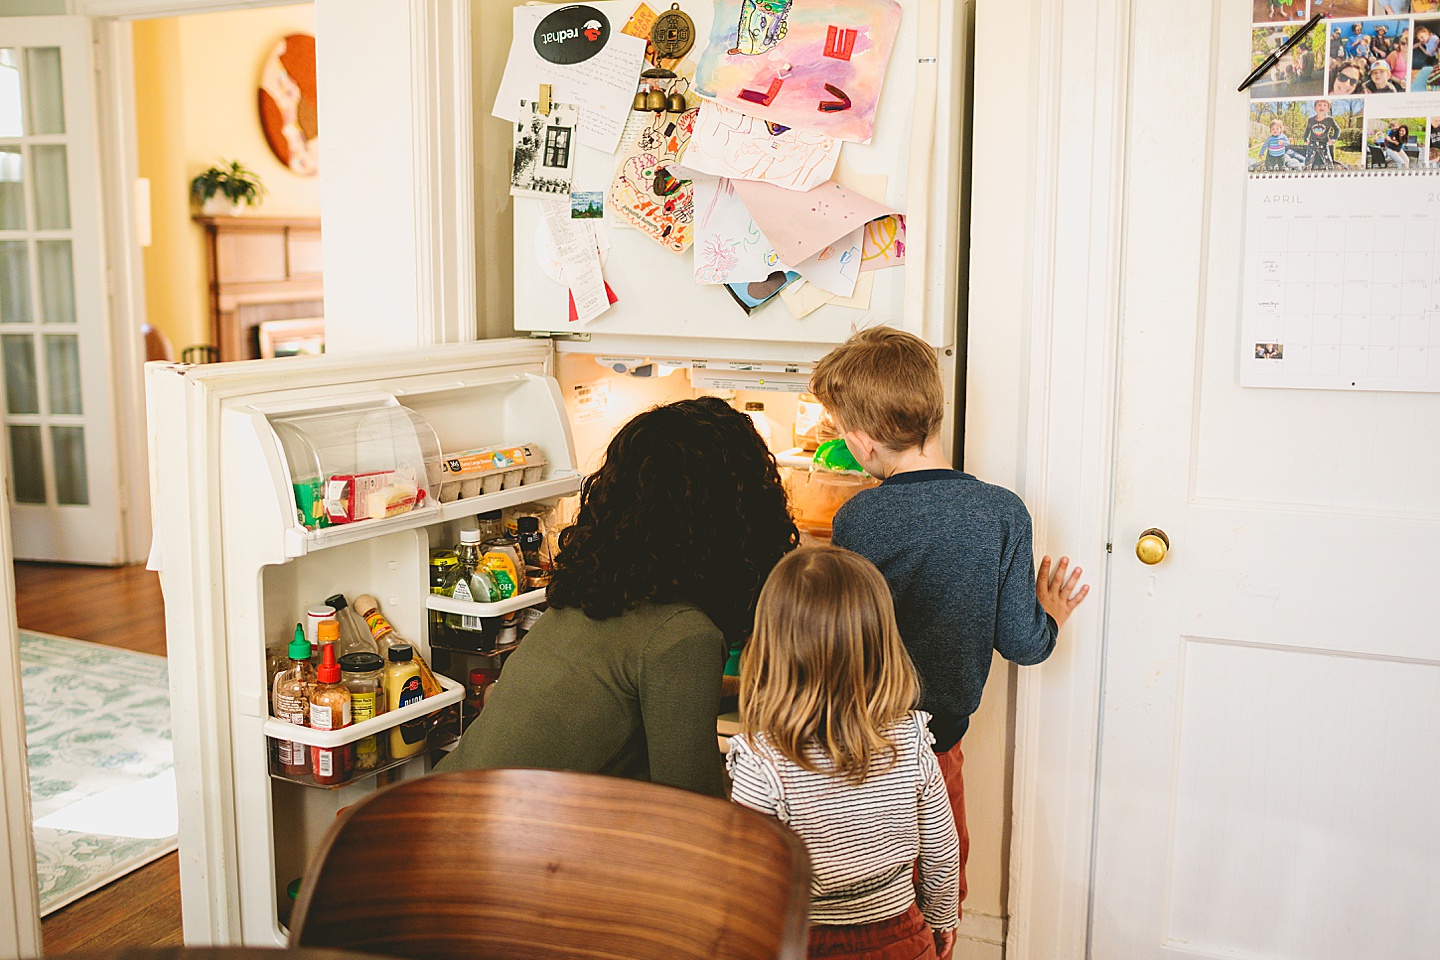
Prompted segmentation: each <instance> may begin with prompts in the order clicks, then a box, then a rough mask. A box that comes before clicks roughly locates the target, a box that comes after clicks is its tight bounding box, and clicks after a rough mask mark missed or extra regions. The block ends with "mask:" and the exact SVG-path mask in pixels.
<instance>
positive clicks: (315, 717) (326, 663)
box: [310, 621, 350, 786]
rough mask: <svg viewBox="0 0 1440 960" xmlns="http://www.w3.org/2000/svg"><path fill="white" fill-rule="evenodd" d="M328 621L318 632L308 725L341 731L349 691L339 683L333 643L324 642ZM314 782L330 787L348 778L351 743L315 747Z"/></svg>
mask: <svg viewBox="0 0 1440 960" xmlns="http://www.w3.org/2000/svg"><path fill="white" fill-rule="evenodd" d="M329 625H330V623H329V621H322V622H321V624H320V627H319V631H320V634H319V636H320V650H321V655H320V656H321V659H320V666H319V667H318V668H317V669H316V671H315V675H316V679H317V680H318V682H317V683H316V684H315V691H314V692H313V693H312V694H311V695H310V726H311V727H312V728H313V729H315V730H343V729H345V728H346V727H348V726H350V691H349V690H348V689H347V688H346V687H345V685H344V684H342V683H341V682H340V664H339V663H337V662H336V660H335V644H334V642H333V641H332V642H330V643H326V642H325V638H326V634H328V633H330V632H331V631H329V630H327V629H326V628H327V627H329ZM311 752H312V753H313V754H314V763H313V765H314V768H315V782H316V783H319V784H324V785H325V786H330V785H332V784H336V783H344V782H345V781H346V780H349V779H350V744H348V743H347V744H345V745H344V746H339V747H315V748H313V750H312V751H311Z"/></svg>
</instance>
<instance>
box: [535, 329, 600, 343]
mask: <svg viewBox="0 0 1440 960" xmlns="http://www.w3.org/2000/svg"><path fill="white" fill-rule="evenodd" d="M530 339H532V340H570V341H572V342H575V343H589V342H590V334H588V333H555V332H553V331H549V330H531V331H530Z"/></svg>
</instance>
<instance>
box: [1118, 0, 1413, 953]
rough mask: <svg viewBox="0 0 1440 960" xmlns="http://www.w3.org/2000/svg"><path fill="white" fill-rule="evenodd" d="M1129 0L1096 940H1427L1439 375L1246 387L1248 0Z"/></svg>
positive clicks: (1257, 944)
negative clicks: (1158, 532) (1142, 549)
mask: <svg viewBox="0 0 1440 960" xmlns="http://www.w3.org/2000/svg"><path fill="white" fill-rule="evenodd" d="M1131 9H1132V12H1133V16H1134V18H1135V20H1134V30H1135V33H1134V50H1135V62H1134V63H1133V69H1132V70H1131V74H1130V76H1131V94H1130V96H1131V106H1130V118H1129V130H1130V136H1129V143H1128V158H1127V173H1128V176H1127V195H1126V198H1125V199H1126V241H1125V268H1124V277H1123V282H1124V299H1123V310H1124V315H1123V328H1122V329H1123V341H1122V342H1123V346H1122V357H1121V385H1120V390H1121V393H1120V407H1119V409H1120V414H1119V433H1118V442H1119V449H1118V459H1117V464H1116V478H1117V483H1116V489H1117V491H1118V493H1117V496H1116V500H1115V510H1114V534H1113V541H1114V551H1115V555H1114V560H1113V563H1112V574H1111V583H1110V596H1109V603H1110V610H1109V616H1108V638H1107V648H1106V655H1105V682H1104V691H1103V703H1104V708H1103V710H1102V712H1101V717H1102V724H1103V728H1102V738H1101V755H1100V774H1099V806H1098V818H1097V834H1096V856H1095V867H1094V869H1095V876H1094V899H1093V913H1092V917H1091V923H1092V928H1091V934H1092V939H1091V951H1090V955H1091V956H1094V957H1096V958H1124V960H1145V958H1153V957H1179V956H1185V957H1196V956H1200V957H1227V958H1237V957H1244V958H1249V957H1266V958H1296V960H1300V958H1304V960H1319V958H1331V957H1334V958H1341V957H1344V958H1351V957H1385V958H1388V960H1401V958H1421V957H1425V958H1433V957H1435V956H1436V955H1437V951H1440V817H1437V815H1436V810H1437V805H1436V802H1437V797H1440V695H1437V694H1440V628H1437V624H1436V618H1435V615H1434V612H1433V610H1432V609H1431V607H1432V606H1433V605H1432V603H1431V602H1430V598H1432V597H1433V596H1434V595H1435V594H1434V593H1433V592H1432V591H1433V590H1434V589H1435V587H1434V582H1433V581H1434V574H1433V558H1434V555H1435V552H1436V547H1437V546H1440V500H1437V498H1436V495H1435V479H1434V478H1435V476H1436V473H1437V467H1440V396H1437V395H1435V394H1419V393H1370V392H1365V393H1362V392H1353V393H1339V392H1330V391H1312V390H1292V389H1246V388H1242V387H1240V386H1239V385H1238V380H1237V371H1238V368H1239V363H1238V359H1239V350H1240V346H1239V342H1238V341H1239V335H1240V326H1239V314H1240V302H1241V298H1240V283H1241V266H1242V262H1241V251H1242V223H1243V214H1244V192H1245V156H1246V135H1247V122H1248V116H1247V112H1248V101H1247V99H1246V96H1245V95H1244V94H1237V93H1236V92H1235V85H1236V83H1237V82H1238V81H1239V80H1240V78H1242V77H1244V76H1245V74H1246V73H1248V71H1249V68H1250V64H1249V49H1248V47H1247V44H1246V36H1247V33H1248V22H1249V17H1250V15H1251V2H1250V0H1218V2H1217V3H1216V5H1215V7H1214V8H1213V9H1214V11H1215V12H1214V15H1213V16H1212V15H1210V14H1209V13H1208V12H1205V11H1204V6H1203V5H1202V7H1201V8H1199V9H1197V8H1196V7H1195V6H1194V5H1192V4H1173V3H1139V4H1134V5H1133V6H1132V8H1131ZM1197 14H1200V15H1197ZM1197 118H1206V119H1205V120H1204V122H1203V123H1202V122H1197ZM1206 131H1210V134H1211V135H1210V137H1209V142H1207V140H1206V138H1205V136H1204V134H1205V132H1206ZM1425 192H1426V188H1425V184H1424V183H1423V182H1421V183H1417V184H1416V196H1417V199H1419V200H1423V198H1424V195H1425ZM1427 255H1428V254H1427ZM1434 256H1435V257H1436V260H1437V264H1440V250H1437V251H1434ZM1431 349H1435V348H1431ZM1149 527H1159V528H1161V529H1163V530H1164V531H1165V532H1166V533H1168V535H1169V540H1170V543H1171V549H1170V551H1169V555H1168V556H1167V557H1166V558H1165V559H1164V560H1163V561H1162V562H1160V563H1159V564H1158V565H1155V566H1146V565H1144V564H1142V563H1141V562H1140V561H1139V560H1138V559H1137V558H1136V555H1135V546H1136V541H1137V538H1138V537H1139V536H1140V534H1141V533H1142V531H1144V530H1145V529H1146V528H1149Z"/></svg>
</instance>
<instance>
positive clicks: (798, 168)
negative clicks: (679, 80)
mask: <svg viewBox="0 0 1440 960" xmlns="http://www.w3.org/2000/svg"><path fill="white" fill-rule="evenodd" d="M841 142H842V141H840V140H837V139H835V138H834V137H830V136H826V135H825V134H823V133H816V132H815V131H813V130H799V129H790V130H783V131H782V132H781V133H778V134H777V133H772V132H771V127H770V125H768V124H767V123H766V122H765V121H764V120H760V119H757V118H756V117H750V116H746V115H745V114H743V113H740V112H739V111H738V110H731V109H730V108H729V107H724V106H721V105H720V104H718V103H714V102H712V101H709V100H707V101H705V102H704V103H702V104H701V105H700V116H699V117H698V118H697V119H696V121H695V133H694V134H693V135H692V136H691V137H690V146H689V147H687V148H686V150H685V158H684V162H685V166H686V167H688V168H690V169H691V170H695V171H698V172H700V173H708V174H712V175H714V176H717V177H729V178H730V179H732V180H759V181H761V182H763V183H773V184H775V185H776V186H778V187H785V188H786V189H789V190H809V189H811V188H812V187H817V186H819V185H820V184H822V183H824V182H825V181H826V180H829V179H830V175H831V174H832V173H834V171H835V161H836V160H838V159H839V158H840V144H841Z"/></svg>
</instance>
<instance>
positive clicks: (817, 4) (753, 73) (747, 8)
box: [695, 0, 900, 142]
mask: <svg viewBox="0 0 1440 960" xmlns="http://www.w3.org/2000/svg"><path fill="white" fill-rule="evenodd" d="M899 26H900V4H899V3H897V2H895V0H715V13H714V20H713V21H712V23H711V28H710V37H709V42H708V44H707V45H706V47H705V52H704V54H703V55H702V56H701V57H700V64H699V67H698V68H697V70H696V75H695V81H696V92H698V93H699V94H700V96H702V97H704V98H705V99H707V100H713V101H715V102H716V103H720V104H724V105H725V106H727V107H731V108H733V109H735V110H739V111H741V112H742V113H747V114H750V115H752V116H756V117H760V118H761V119H763V120H768V121H770V122H771V123H775V124H781V125H783V126H785V127H793V128H795V129H799V130H810V131H814V132H817V133H823V134H827V135H829V136H832V137H836V138H837V139H840V140H855V141H860V142H864V141H867V140H869V139H870V135H871V134H872V133H873V132H874V130H875V109H876V106H877V104H878V102H879V100H880V87H881V84H882V83H883V82H884V80H885V68H886V65H887V64H888V63H889V61H890V51H891V48H892V47H893V46H894V43H895V34H896V31H897V30H898V29H899Z"/></svg>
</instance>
